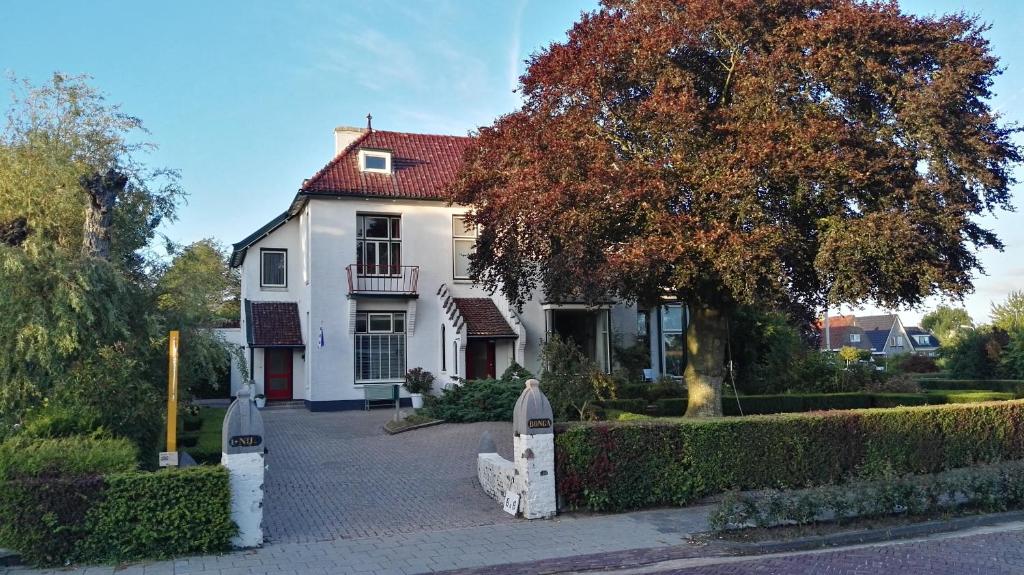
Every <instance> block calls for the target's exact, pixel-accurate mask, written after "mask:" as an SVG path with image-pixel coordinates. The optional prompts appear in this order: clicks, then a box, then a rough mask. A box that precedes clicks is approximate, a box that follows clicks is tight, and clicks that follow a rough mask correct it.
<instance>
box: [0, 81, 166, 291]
mask: <svg viewBox="0 0 1024 575" xmlns="http://www.w3.org/2000/svg"><path fill="white" fill-rule="evenodd" d="M87 80H88V78H87V77H85V76H64V75H61V74H55V75H54V76H53V78H52V79H51V81H50V83H48V84H44V85H41V86H32V85H30V84H28V83H27V82H13V84H14V88H15V89H14V101H13V105H12V106H11V108H10V110H9V111H8V114H7V121H6V125H5V126H4V128H3V131H2V132H0V226H2V225H4V224H6V223H8V222H12V221H15V220H24V221H25V224H26V226H27V231H28V235H27V238H26V239H25V240H24V242H23V243H22V247H23V248H25V250H24V251H25V252H26V253H27V254H29V255H32V254H35V253H37V250H39V249H41V248H42V247H44V246H52V247H54V248H55V249H58V250H61V251H63V252H65V253H69V254H70V253H76V252H78V251H79V250H80V248H81V245H82V240H83V235H82V228H83V224H84V221H85V206H86V202H87V195H86V191H85V189H84V188H83V186H82V182H83V180H84V179H86V178H89V177H92V176H94V175H95V174H102V173H104V172H106V171H107V170H108V169H113V170H115V171H117V172H118V173H120V174H122V175H123V176H125V177H127V179H128V184H127V186H126V187H125V190H124V192H123V193H122V194H121V195H120V197H119V198H118V199H117V204H116V206H115V209H114V214H113V227H114V231H113V233H112V236H113V238H114V242H113V246H112V252H113V257H112V258H111V261H113V262H114V263H115V265H117V266H118V267H119V268H121V269H122V270H124V271H126V272H128V273H130V274H133V275H134V276H135V277H136V278H139V277H141V275H142V274H143V272H144V269H143V268H144V267H146V265H147V264H148V263H150V262H149V261H147V260H148V259H149V258H148V257H147V256H148V255H149V254H148V252H147V251H146V248H147V247H148V245H149V243H150V242H151V241H152V240H153V239H154V238H155V234H156V228H157V226H159V225H160V223H161V222H163V221H166V220H173V219H174V217H175V210H176V207H177V203H178V201H179V200H180V198H181V197H182V196H183V192H182V190H181V189H180V187H179V186H178V175H177V173H176V172H175V171H173V170H167V169H153V168H150V167H148V166H147V165H146V164H145V163H144V162H143V159H142V156H143V155H144V154H145V153H146V152H148V151H149V150H151V149H153V147H154V146H153V145H152V144H150V143H147V142H145V141H139V140H138V139H137V138H138V137H139V136H140V135H145V130H144V129H143V126H142V122H141V120H139V119H138V118H135V117H133V116H129V115H127V114H125V113H123V112H122V111H121V110H120V107H119V106H117V105H110V104H107V103H106V101H105V100H104V97H103V96H102V95H101V94H100V93H99V92H97V91H96V90H95V89H94V88H92V87H91V86H89V84H88V83H87Z"/></svg>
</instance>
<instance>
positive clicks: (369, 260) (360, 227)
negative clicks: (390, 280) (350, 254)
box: [356, 214, 402, 276]
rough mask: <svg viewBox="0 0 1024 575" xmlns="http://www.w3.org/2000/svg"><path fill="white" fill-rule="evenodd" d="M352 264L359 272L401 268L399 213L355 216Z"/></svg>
mask: <svg viewBox="0 0 1024 575" xmlns="http://www.w3.org/2000/svg"><path fill="white" fill-rule="evenodd" d="M356 267H357V268H358V271H359V275H361V276H381V275H397V274H399V273H400V272H401V271H402V218H401V217H400V216H377V215H370V214H359V215H357V216H356Z"/></svg>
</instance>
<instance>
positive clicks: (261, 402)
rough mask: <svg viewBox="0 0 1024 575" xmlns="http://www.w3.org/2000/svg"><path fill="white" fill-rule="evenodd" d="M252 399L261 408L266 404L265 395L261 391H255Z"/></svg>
mask: <svg viewBox="0 0 1024 575" xmlns="http://www.w3.org/2000/svg"><path fill="white" fill-rule="evenodd" d="M253 400H255V401H256V407H258V408H260V409H263V408H264V407H266V405H267V396H265V395H263V394H262V393H257V394H256V395H254V396H253Z"/></svg>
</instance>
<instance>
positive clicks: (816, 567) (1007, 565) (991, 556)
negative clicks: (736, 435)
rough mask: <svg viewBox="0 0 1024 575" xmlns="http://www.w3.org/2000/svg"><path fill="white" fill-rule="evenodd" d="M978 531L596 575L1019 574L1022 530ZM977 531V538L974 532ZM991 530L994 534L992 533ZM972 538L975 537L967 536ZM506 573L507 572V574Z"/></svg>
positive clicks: (1019, 526) (700, 560)
mask: <svg viewBox="0 0 1024 575" xmlns="http://www.w3.org/2000/svg"><path fill="white" fill-rule="evenodd" d="M1000 529H1004V527H999V526H996V527H992V528H981V529H977V530H972V532H968V533H950V534H944V535H940V536H932V537H928V538H924V539H921V540H913V541H905V542H889V543H884V544H874V545H864V546H859V547H854V548H846V549H840V550H835V551H812V552H797V553H788V554H777V555H773V556H762V557H758V558H747V557H717V558H716V557H706V558H686V559H676V560H671V561H667V562H664V563H661V564H658V565H651V566H647V567H641V568H630V569H609V570H599V571H597V573H606V574H612V573H614V574H616V575H641V574H644V575H647V574H650V575H655V574H663V575H667V574H672V575H776V574H777V575H795V574H802V573H814V574H817V573H828V574H834V575H888V574H898V575H964V574H970V573H984V574H992V575H1010V574H1013V575H1019V574H1020V573H1024V525H1022V524H1020V523H1017V524H1016V525H1015V529H1014V530H1010V531H999V530H1000ZM979 531H980V533H979ZM992 531H995V532H992ZM970 533H974V534H970ZM509 572H511V571H509Z"/></svg>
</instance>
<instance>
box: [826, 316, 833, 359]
mask: <svg viewBox="0 0 1024 575" xmlns="http://www.w3.org/2000/svg"><path fill="white" fill-rule="evenodd" d="M825 351H832V328H831V327H830V326H829V320H828V308H825Z"/></svg>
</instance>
